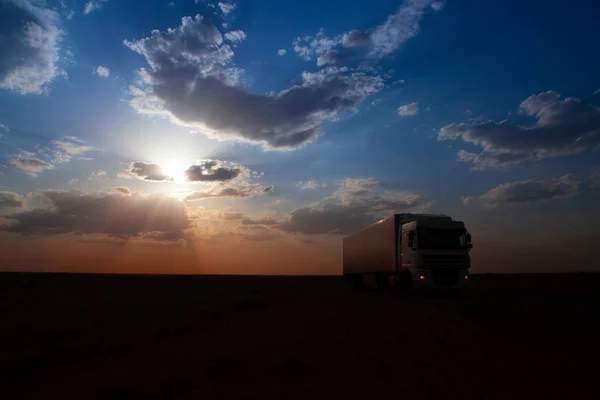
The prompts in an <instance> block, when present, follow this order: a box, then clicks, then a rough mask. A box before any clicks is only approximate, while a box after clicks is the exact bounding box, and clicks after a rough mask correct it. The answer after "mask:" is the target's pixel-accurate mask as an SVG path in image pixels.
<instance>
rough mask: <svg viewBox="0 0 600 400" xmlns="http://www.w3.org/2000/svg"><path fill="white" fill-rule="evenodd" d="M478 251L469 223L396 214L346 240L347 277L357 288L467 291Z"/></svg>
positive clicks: (344, 241)
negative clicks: (473, 257) (472, 252)
mask: <svg viewBox="0 0 600 400" xmlns="http://www.w3.org/2000/svg"><path fill="white" fill-rule="evenodd" d="M472 248H473V245H472V243H471V234H470V233H469V232H468V231H467V229H466V228H465V224H464V222H463V221H455V220H454V219H453V218H452V217H450V216H448V215H445V214H413V213H404V214H393V215H392V216H390V217H388V218H384V219H381V220H379V221H377V222H376V223H374V224H372V225H370V226H367V227H365V228H364V229H362V230H360V231H358V232H355V233H353V234H351V235H349V236H346V237H344V238H343V273H344V277H345V278H346V280H347V281H348V282H350V283H352V284H353V285H354V286H355V287H362V286H364V285H365V284H368V281H371V282H372V283H373V284H374V285H375V286H376V287H377V288H379V289H384V288H389V287H393V288H400V289H414V288H438V287H445V288H448V287H450V288H461V287H463V286H464V285H465V284H466V281H467V280H468V279H469V269H470V266H471V259H470V255H469V252H470V250H471V249H472Z"/></svg>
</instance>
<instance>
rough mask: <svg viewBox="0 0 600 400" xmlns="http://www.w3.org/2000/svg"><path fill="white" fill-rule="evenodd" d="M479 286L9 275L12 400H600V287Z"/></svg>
mask: <svg viewBox="0 0 600 400" xmlns="http://www.w3.org/2000/svg"><path fill="white" fill-rule="evenodd" d="M471 278H472V279H471V280H470V286H469V288H468V289H467V290H465V291H463V292H462V293H459V294H456V293H450V294H445V293H430V294H422V293H421V294H419V293H413V294H402V293H386V292H375V291H368V290H365V291H356V290H353V289H351V288H350V287H348V286H347V285H346V284H345V282H344V281H343V279H342V278H341V277H214V276H213V277H210V276H116V275H113V276H110V275H106V276H102V275H58V274H56V275H53V274H9V273H6V274H0V313H1V314H0V396H1V397H2V398H4V399H18V398H36V399H50V398H59V399H65V398H77V399H95V398H106V399H118V398H121V399H123V398H199V399H229V398H235V399H265V398H285V399H311V398H328V399H347V398H362V399H370V398H376V397H378V396H385V398H393V399H421V398H436V399H453V398H457V399H458V398H460V399H520V398H528V399H531V398H536V399H537V398H543V399H549V398H577V399H588V398H589V399H591V398H600V390H599V388H598V375H597V371H598V361H599V360H600V358H599V356H600V341H599V340H600V323H599V321H598V317H599V315H600V314H599V310H600V290H598V289H600V274H598V275H593V274H574V275H481V276H472V277H471Z"/></svg>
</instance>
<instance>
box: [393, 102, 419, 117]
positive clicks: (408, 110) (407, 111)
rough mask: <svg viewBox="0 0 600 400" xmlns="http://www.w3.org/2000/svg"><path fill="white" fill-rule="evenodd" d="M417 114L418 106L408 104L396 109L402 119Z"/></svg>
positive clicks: (416, 104)
mask: <svg viewBox="0 0 600 400" xmlns="http://www.w3.org/2000/svg"><path fill="white" fill-rule="evenodd" d="M418 113H419V104H418V103H410V104H405V105H403V106H400V107H398V114H399V115H401V116H403V117H412V116H415V115H417V114H418Z"/></svg>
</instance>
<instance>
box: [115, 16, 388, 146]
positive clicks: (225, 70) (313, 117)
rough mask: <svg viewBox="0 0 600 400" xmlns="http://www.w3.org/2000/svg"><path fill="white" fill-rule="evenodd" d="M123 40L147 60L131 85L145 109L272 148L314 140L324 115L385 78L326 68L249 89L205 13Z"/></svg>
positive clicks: (351, 104)
mask: <svg viewBox="0 0 600 400" xmlns="http://www.w3.org/2000/svg"><path fill="white" fill-rule="evenodd" d="M125 44H126V45H127V46H128V47H129V48H131V49H132V50H134V51H136V52H137V53H139V54H141V55H143V56H144V57H145V58H146V61H147V62H148V65H149V68H148V69H144V70H143V71H141V73H140V77H141V80H142V82H143V83H142V85H141V86H138V87H132V88H131V90H130V93H131V95H132V97H133V98H132V100H131V105H132V106H133V107H134V108H135V109H137V110H138V111H139V112H142V113H146V114H153V115H162V116H168V117H170V118H171V119H172V120H173V121H174V122H176V123H179V124H181V125H185V126H190V127H197V128H198V130H199V131H200V132H202V133H205V134H207V135H210V136H213V137H217V138H220V139H237V140H243V141H249V142H255V143H262V144H264V145H265V146H266V147H269V148H282V149H292V148H297V147H299V146H302V145H304V144H306V143H309V142H310V141H312V140H314V139H315V138H316V137H317V136H318V135H319V133H320V127H321V124H322V123H323V122H324V121H326V120H331V119H335V118H337V117H339V116H340V115H341V114H342V113H344V112H347V111H351V110H353V109H354V108H355V107H356V106H357V105H358V104H360V102H361V101H362V100H363V99H364V98H365V97H366V96H368V95H369V94H372V93H375V92H377V91H378V90H379V89H381V87H382V86H383V80H382V79H381V78H380V77H379V76H373V75H369V74H367V73H365V72H356V71H350V70H348V69H337V68H328V69H324V70H321V71H318V72H316V73H304V74H303V75H302V83H301V84H299V85H296V86H293V87H291V88H289V89H286V90H283V91H281V92H279V93H277V94H266V95H259V94H254V93H251V92H249V91H248V90H247V88H245V87H243V86H242V85H241V84H240V83H239V77H240V74H241V73H242V72H243V71H242V70H240V69H239V68H236V67H235V66H233V65H232V64H231V60H232V58H233V50H232V49H231V47H230V46H229V45H228V44H226V43H224V41H223V36H222V35H221V33H220V32H219V30H218V29H217V28H216V27H215V26H214V25H213V24H212V23H211V22H210V21H209V20H208V19H206V18H204V17H202V16H200V15H197V16H196V17H195V18H191V17H184V18H183V19H182V23H181V25H180V26H179V27H177V28H176V29H170V30H168V31H158V30H155V31H153V32H152V33H151V35H150V36H149V37H147V38H144V39H140V40H137V41H132V42H129V41H125ZM323 46H324V44H323Z"/></svg>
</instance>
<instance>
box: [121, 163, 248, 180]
mask: <svg viewBox="0 0 600 400" xmlns="http://www.w3.org/2000/svg"><path fill="white" fill-rule="evenodd" d="M181 173H182V175H183V176H184V177H185V181H186V182H205V183H219V182H227V181H231V180H234V179H238V178H240V179H241V178H246V177H250V176H252V174H255V175H256V173H253V172H252V171H250V170H249V169H248V168H246V167H244V166H242V165H238V164H235V163H231V162H227V161H221V160H200V161H199V164H195V165H191V166H189V167H188V168H187V169H185V170H184V171H181ZM118 177H119V178H128V177H131V178H137V179H140V180H143V181H156V182H164V181H173V180H175V179H176V177H173V176H169V174H168V173H167V172H165V171H164V169H163V167H162V166H160V165H159V164H153V163H146V162H143V161H134V162H132V163H130V164H129V166H128V167H127V169H126V170H125V172H123V173H120V174H118Z"/></svg>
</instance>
